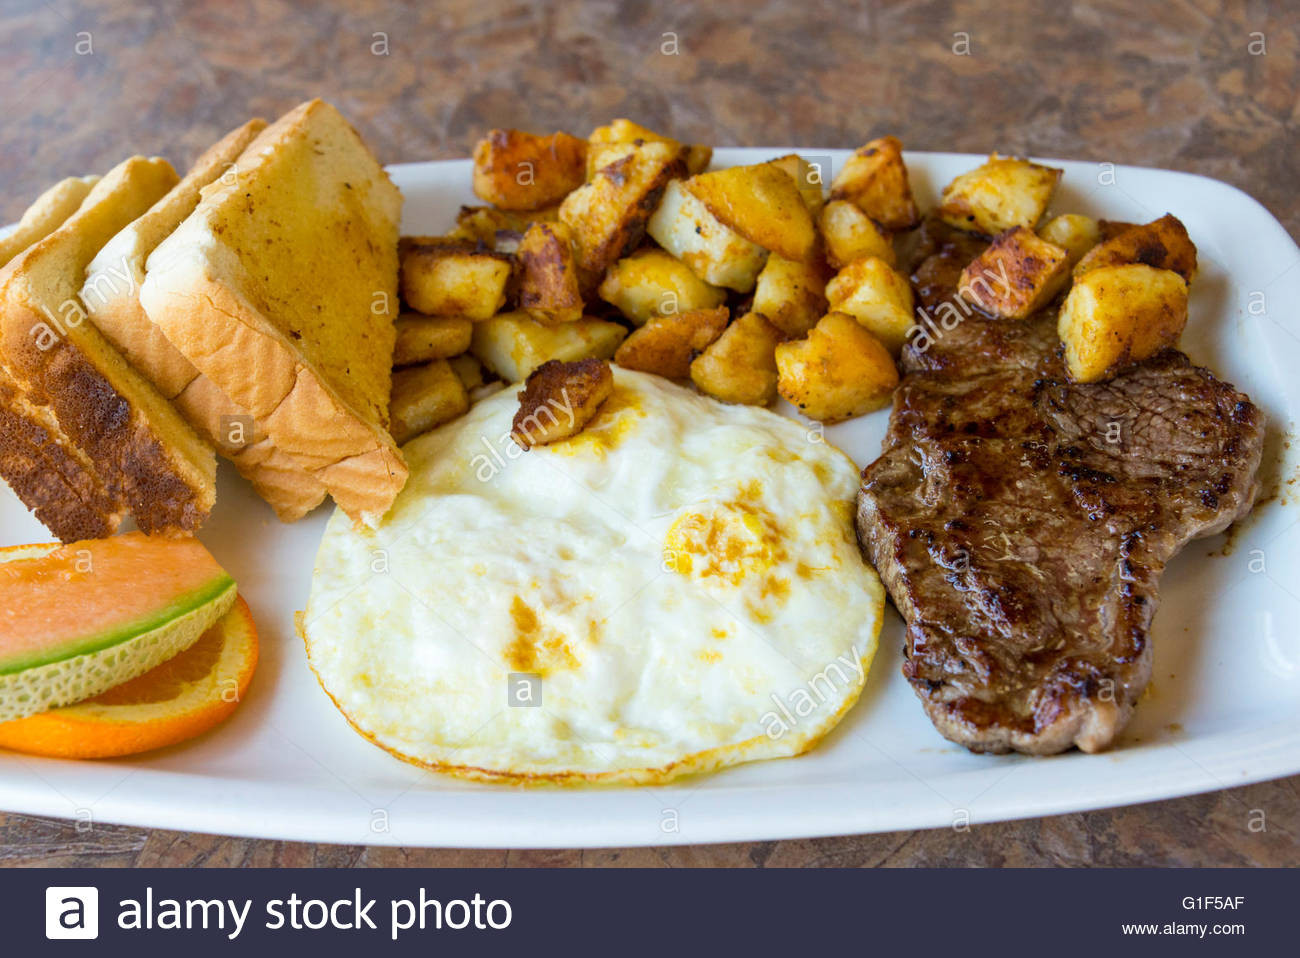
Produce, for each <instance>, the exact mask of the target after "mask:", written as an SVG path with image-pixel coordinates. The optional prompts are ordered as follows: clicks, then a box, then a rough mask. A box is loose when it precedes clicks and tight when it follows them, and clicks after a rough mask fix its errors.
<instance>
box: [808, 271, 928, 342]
mask: <svg viewBox="0 0 1300 958" xmlns="http://www.w3.org/2000/svg"><path fill="white" fill-rule="evenodd" d="M826 300H827V302H828V303H829V304H830V308H831V310H833V311H834V312H839V313H848V314H849V315H850V316H852V317H853V318H854V319H856V320H857V321H858V322H859V323H861V324H862V325H863V326H865V327H866V328H867V329H869V330H870V331H871V332H872V333H873V334H874V335H875V337H876V338H877V339H879V340H880V341H881V342H882V343H884V344H885V346H886V348H888V350H889V351H890V353H892V354H893V355H895V356H897V355H898V354H899V352H900V351H901V350H902V348H903V343H904V342H905V341H906V340H907V332H908V330H910V329H911V328H912V326H913V325H914V322H915V321H914V320H913V318H912V287H911V286H909V285H908V283H907V278H906V277H905V276H903V275H902V274H900V273H898V272H897V271H895V270H894V269H893V268H891V267H890V265H889V264H888V263H886V262H885V261H884V260H883V259H881V258H880V257H878V256H867V257H864V258H863V259H856V260H854V261H853V262H852V263H850V264H849V265H848V266H846V267H844V268H843V269H842V270H840V271H839V272H838V273H836V274H835V278H834V279H832V280H831V281H830V282H829V283H827V284H826Z"/></svg>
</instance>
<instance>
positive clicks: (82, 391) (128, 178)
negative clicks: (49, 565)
mask: <svg viewBox="0 0 1300 958" xmlns="http://www.w3.org/2000/svg"><path fill="white" fill-rule="evenodd" d="M176 181H177V176H176V172H175V170H173V169H172V168H171V165H170V164H169V163H167V161H166V160H162V159H157V158H154V159H146V158H145V157H133V158H131V159H129V160H127V161H125V162H124V163H121V164H119V165H118V166H117V167H115V168H114V169H113V170H112V171H111V172H110V173H109V174H108V175H107V176H105V177H104V179H102V180H101V181H100V182H99V183H98V184H96V185H95V187H94V189H92V190H91V192H90V194H89V195H88V196H87V197H86V199H85V200H84V201H83V203H82V204H81V206H80V208H79V209H78V210H77V212H76V213H74V214H73V215H72V216H71V217H70V218H69V219H68V220H67V221H66V222H64V223H63V225H62V226H60V227H59V228H58V229H57V230H55V231H54V232H52V233H51V234H49V235H48V236H47V237H45V239H43V240H41V241H40V242H38V243H36V244H34V245H32V246H30V247H29V248H28V249H26V250H25V251H24V252H22V253H20V254H19V255H18V256H16V257H15V258H14V259H13V260H12V261H11V262H10V263H9V265H8V266H6V267H5V268H4V270H3V271H0V365H3V367H4V370H5V373H6V374H7V376H8V381H9V384H10V386H11V388H16V389H17V390H20V391H21V395H22V397H23V399H24V400H25V401H26V403H28V404H29V405H30V406H32V407H46V408H47V409H48V411H49V412H50V413H51V414H52V419H53V423H54V424H55V425H57V427H58V429H59V430H60V434H59V435H53V434H52V435H51V437H50V441H52V442H57V443H59V444H60V445H62V446H64V449H65V451H66V452H67V454H68V461H71V459H74V458H77V455H76V454H75V453H74V452H73V450H74V449H75V450H79V452H80V454H82V455H84V457H86V458H88V459H89V460H90V461H91V462H93V463H94V468H95V470H96V471H97V472H98V475H99V477H100V479H101V480H102V482H103V485H104V487H105V489H106V491H107V493H108V495H109V497H110V499H111V500H112V501H113V502H122V501H124V502H125V503H126V505H127V506H128V507H129V509H130V511H131V513H132V514H133V515H134V516H135V519H136V522H137V524H138V525H139V526H140V528H141V529H142V530H144V531H145V532H149V533H177V532H189V531H192V530H194V529H196V528H197V527H198V526H199V525H200V524H201V523H202V522H203V520H204V519H205V518H207V515H208V513H209V512H210V511H211V509H212V504H213V502H214V500H215V498H216V457H215V456H214V455H213V452H212V448H211V447H210V446H208V445H207V444H206V443H205V442H203V440H202V439H200V438H199V436H198V435H197V434H196V433H195V432H194V430H193V429H191V428H190V427H189V426H188V425H187V424H186V423H185V421H184V420H183V419H182V418H181V416H180V414H179V413H177V412H176V410H175V409H174V408H172V405H171V404H170V403H169V402H168V401H167V400H166V399H165V398H164V397H163V396H162V395H161V394H160V393H159V392H158V391H157V390H156V389H155V388H154V387H153V386H152V385H150V384H149V382H148V381H147V380H146V379H145V378H144V377H142V376H141V375H140V374H139V373H137V372H136V371H135V370H134V369H132V368H131V366H130V365H129V364H128V363H127V362H126V360H125V359H123V357H122V355H121V354H120V353H119V352H118V351H117V350H116V349H115V348H114V347H113V346H112V344H111V343H109V342H108V340H107V339H105V338H104V336H103V335H102V334H101V333H100V332H99V330H98V329H96V328H95V326H94V324H93V323H89V322H86V315H85V310H84V307H83V306H82V303H81V300H80V298H79V296H78V293H79V292H80V289H81V280H82V277H83V276H84V275H85V270H86V266H87V265H88V264H89V263H90V261H91V259H93V258H94V255H95V254H96V253H97V252H98V251H99V250H100V249H101V248H102V247H103V245H104V244H105V243H106V242H108V240H109V239H110V238H111V237H112V236H113V235H114V234H116V233H117V232H118V231H119V230H121V229H122V227H124V226H125V225H126V224H127V223H129V222H130V221H131V220H133V219H135V218H136V217H138V216H139V215H140V214H142V213H143V212H144V211H145V210H147V209H148V208H149V207H150V206H151V205H152V204H153V203H154V202H155V201H157V200H158V198H159V197H161V196H162V195H163V194H164V193H166V192H167V191H168V190H169V189H170V188H171V187H172V186H173V185H175V183H176ZM29 505H30V503H29ZM38 511H39V510H38ZM105 522H106V524H107V525H112V524H113V518H112V516H111V515H108V516H105ZM53 531H54V532H55V533H56V534H57V535H60V537H63V532H64V530H63V529H54V530H53Z"/></svg>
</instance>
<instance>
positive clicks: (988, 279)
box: [957, 226, 1070, 319]
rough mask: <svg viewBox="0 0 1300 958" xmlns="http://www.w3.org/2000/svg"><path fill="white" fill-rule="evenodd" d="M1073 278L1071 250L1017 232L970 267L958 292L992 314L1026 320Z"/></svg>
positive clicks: (1004, 236)
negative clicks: (1070, 261)
mask: <svg viewBox="0 0 1300 958" xmlns="http://www.w3.org/2000/svg"><path fill="white" fill-rule="evenodd" d="M1069 278H1070V263H1069V256H1068V255H1067V254H1066V252H1065V250H1063V249H1061V247H1059V246H1056V245H1054V244H1052V243H1049V242H1047V240H1045V239H1043V238H1042V237H1041V236H1039V235H1038V234H1037V233H1035V232H1034V231H1033V230H1031V229H1026V228H1025V227H1023V226H1017V227H1015V228H1014V229H1009V230H1007V231H1006V232H1005V233H1002V234H1001V235H1000V236H998V237H997V238H996V239H995V240H994V241H993V242H992V243H990V244H989V246H988V248H987V249H985V250H984V252H983V253H980V255H979V256H976V257H975V258H974V259H973V260H971V261H970V262H969V263H967V264H966V268H965V269H964V270H962V273H961V279H959V280H958V281H957V292H958V294H959V295H960V296H961V297H962V299H964V300H966V301H967V302H968V303H973V304H975V305H976V306H978V307H979V308H980V309H982V310H984V311H985V312H986V313H992V314H993V315H994V316H1001V317H1002V318H1003V319H1025V318H1027V317H1028V316H1029V315H1030V314H1032V313H1035V312H1037V311H1038V310H1039V309H1041V308H1042V307H1043V306H1045V305H1046V304H1047V303H1048V302H1049V301H1050V300H1051V299H1052V297H1053V296H1055V295H1056V294H1057V293H1059V292H1060V291H1061V288H1062V287H1063V286H1064V285H1065V282H1066V280H1068V279H1069Z"/></svg>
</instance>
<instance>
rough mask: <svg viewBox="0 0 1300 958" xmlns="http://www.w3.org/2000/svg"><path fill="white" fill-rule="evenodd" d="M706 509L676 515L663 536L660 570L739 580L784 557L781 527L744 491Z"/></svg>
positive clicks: (759, 573)
mask: <svg viewBox="0 0 1300 958" xmlns="http://www.w3.org/2000/svg"><path fill="white" fill-rule="evenodd" d="M747 491H751V490H742V495H741V496H740V497H738V498H736V499H733V500H730V501H728V502H723V503H719V504H718V505H717V506H715V507H714V508H713V509H712V510H711V511H709V512H688V513H686V514H685V515H682V516H680V517H679V518H678V519H677V521H676V522H674V523H673V524H672V526H671V527H670V528H669V530H668V534H667V535H666V536H665V537H664V569H665V570H667V571H670V572H677V573H679V574H681V575H694V576H697V577H699V578H716V579H720V580H722V581H723V582H727V583H730V584H731V585H740V583H741V582H743V581H744V580H745V579H746V578H747V577H749V576H755V575H762V574H763V573H766V572H768V571H770V570H771V569H772V568H773V567H774V566H775V565H776V564H777V563H778V562H781V561H783V560H784V559H785V558H786V552H785V546H784V544H783V541H782V535H781V529H780V527H779V526H778V525H777V523H776V519H775V518H774V517H773V516H772V514H771V513H770V512H768V511H767V510H766V509H764V508H762V507H761V506H759V505H756V504H755V503H754V502H752V501H747V500H748V499H749V498H750V497H749V496H747V495H745V494H744V493H745V492H747Z"/></svg>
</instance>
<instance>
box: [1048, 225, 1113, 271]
mask: <svg viewBox="0 0 1300 958" xmlns="http://www.w3.org/2000/svg"><path fill="white" fill-rule="evenodd" d="M1038 235H1039V236H1041V237H1042V238H1043V239H1045V240H1047V242H1049V243H1055V244H1056V245H1057V246H1059V247H1061V249H1063V250H1065V255H1066V256H1067V257H1068V259H1069V263H1070V266H1071V267H1073V266H1074V264H1075V263H1077V262H1079V260H1080V259H1082V258H1083V254H1084V253H1086V252H1088V250H1090V249H1092V248H1093V247H1094V246H1096V245H1097V244H1098V243H1100V242H1101V226H1100V225H1099V224H1098V223H1097V221H1096V220H1095V219H1093V218H1092V217H1091V216H1084V215H1083V214H1082V213H1062V214H1061V215H1060V216H1054V217H1052V218H1051V219H1050V220H1048V221H1047V222H1046V223H1044V224H1043V225H1042V226H1041V227H1040V228H1039V230H1038Z"/></svg>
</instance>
